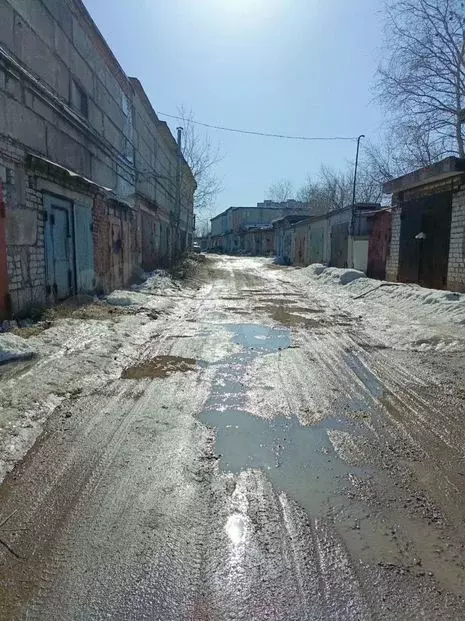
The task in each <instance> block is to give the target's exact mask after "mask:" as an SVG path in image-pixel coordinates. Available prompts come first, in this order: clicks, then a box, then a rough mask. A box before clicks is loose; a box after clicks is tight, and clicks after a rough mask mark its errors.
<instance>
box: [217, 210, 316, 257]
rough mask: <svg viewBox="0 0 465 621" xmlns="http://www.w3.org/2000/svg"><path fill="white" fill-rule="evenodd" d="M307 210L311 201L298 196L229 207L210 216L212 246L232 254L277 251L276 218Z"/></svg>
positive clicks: (300, 213) (303, 213)
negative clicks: (274, 229) (291, 198)
mask: <svg viewBox="0 0 465 621" xmlns="http://www.w3.org/2000/svg"><path fill="white" fill-rule="evenodd" d="M308 214H309V206H308V204H307V203H302V202H299V201H295V200H288V201H284V202H281V203H275V202H273V201H264V202H263V203H257V205H256V207H229V209H227V210H226V211H223V212H222V213H220V214H218V215H217V216H215V217H214V218H212V219H211V235H210V249H211V250H221V251H222V252H228V253H231V254H235V253H244V252H245V253H249V254H257V255H259V254H274V253H275V252H276V248H275V239H274V233H273V226H272V224H273V222H274V220H277V219H279V218H281V217H284V216H288V215H303V216H306V215H308ZM262 238H263V239H262ZM250 240H253V243H251V241H250Z"/></svg>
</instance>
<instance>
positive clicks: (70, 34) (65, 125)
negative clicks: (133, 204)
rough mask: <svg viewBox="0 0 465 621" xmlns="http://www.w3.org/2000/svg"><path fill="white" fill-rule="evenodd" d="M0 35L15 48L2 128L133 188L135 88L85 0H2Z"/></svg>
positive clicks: (3, 76)
mask: <svg viewBox="0 0 465 621" xmlns="http://www.w3.org/2000/svg"><path fill="white" fill-rule="evenodd" d="M0 40H1V41H2V43H3V45H5V47H6V48H7V54H9V56H10V57H9V58H6V57H5V56H4V55H1V54H0V57H1V61H2V62H1V64H2V65H3V66H2V67H1V69H2V71H1V73H0V109H1V110H2V113H1V114H0V133H1V134H3V135H7V136H11V137H12V138H14V139H15V140H17V141H18V142H19V143H21V144H22V145H23V146H25V147H26V148H28V149H31V150H33V151H35V152H38V153H40V154H42V155H44V156H45V157H47V158H49V159H51V160H52V161H55V162H59V163H60V164H61V165H63V166H65V167H67V168H70V169H72V170H73V171H75V172H77V173H79V174H81V175H83V176H85V177H88V178H91V179H93V180H94V181H95V182H96V183H98V184H101V185H102V186H104V187H109V188H112V189H115V190H116V191H117V192H118V193H119V194H121V195H126V196H129V195H130V194H131V192H133V189H134V170H133V159H134V152H133V146H132V119H131V114H132V106H131V104H130V96H131V88H130V84H129V82H128V80H127V78H126V76H125V75H124V73H123V72H122V70H121V68H120V67H119V65H118V64H117V62H116V61H115V60H114V58H113V57H112V55H111V52H109V50H108V49H107V48H106V47H105V45H104V44H103V43H102V40H101V38H100V37H99V36H98V34H97V33H96V30H95V28H94V27H93V25H92V23H91V21H90V20H89V18H88V14H87V12H86V11H85V9H84V8H83V5H82V3H81V2H78V1H76V0H71V1H70V2H68V3H63V2H62V3H57V2H56V0H34V2H32V1H24V0H3V1H2V19H0ZM36 76H37V78H39V79H36ZM73 84H77V85H78V87H79V89H81V92H82V93H83V96H84V98H85V101H86V108H87V110H86V111H85V112H82V110H78V109H77V107H76V101H75V99H74V98H73V93H72V90H73Z"/></svg>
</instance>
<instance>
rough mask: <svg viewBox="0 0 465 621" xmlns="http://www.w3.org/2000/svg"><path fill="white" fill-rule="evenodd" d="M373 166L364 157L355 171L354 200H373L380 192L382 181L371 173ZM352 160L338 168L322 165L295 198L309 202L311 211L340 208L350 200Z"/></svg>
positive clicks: (374, 200) (315, 212)
mask: <svg viewBox="0 0 465 621" xmlns="http://www.w3.org/2000/svg"><path fill="white" fill-rule="evenodd" d="M375 170H376V169H375V168H374V166H373V164H372V163H371V162H369V161H368V160H362V161H361V162H360V165H359V169H358V175H357V188H356V190H357V193H356V201H357V202H361V203H377V202H379V201H380V200H381V196H382V181H381V180H380V179H379V177H378V176H377V174H375ZM353 174H354V168H353V164H351V163H348V164H347V166H346V167H345V168H344V169H342V170H334V169H332V168H329V167H328V166H322V167H321V171H320V175H319V177H318V179H317V180H316V181H314V180H312V179H311V178H308V179H307V182H306V183H305V185H304V186H302V188H301V189H300V190H299V192H298V193H297V197H298V199H299V200H302V201H304V202H307V203H309V205H310V211H311V212H312V213H314V214H321V213H327V212H328V211H333V210H335V209H342V208H343V207H347V206H348V205H350V204H351V203H352V188H353Z"/></svg>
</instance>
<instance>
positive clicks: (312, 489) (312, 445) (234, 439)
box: [201, 410, 359, 515]
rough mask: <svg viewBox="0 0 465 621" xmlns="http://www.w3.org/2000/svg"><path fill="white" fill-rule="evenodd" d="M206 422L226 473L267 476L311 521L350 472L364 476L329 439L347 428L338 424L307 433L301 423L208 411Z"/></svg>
mask: <svg viewBox="0 0 465 621" xmlns="http://www.w3.org/2000/svg"><path fill="white" fill-rule="evenodd" d="M201 420H202V422H203V423H204V424H206V425H207V426H209V427H214V428H215V430H216V443H215V450H216V452H217V453H218V454H219V455H220V456H221V460H220V469H221V470H223V471H226V472H233V473H236V474H237V473H239V472H242V471H243V470H247V469H248V468H252V469H260V470H263V471H264V472H266V474H267V475H268V477H269V478H270V480H271V481H272V483H273V485H274V487H275V489H277V490H279V491H285V492H286V493H288V494H289V495H290V496H291V497H292V498H294V500H296V501H297V502H298V503H299V504H300V505H301V506H302V507H303V508H304V509H306V510H307V511H308V512H309V514H310V515H315V514H321V513H324V511H325V510H326V509H328V508H329V506H330V503H329V498H331V503H334V497H335V496H336V495H337V494H338V492H339V491H340V488H341V487H342V486H343V485H344V484H345V483H346V481H347V475H348V474H349V472H350V473H357V472H358V471H359V469H357V468H350V467H349V466H348V464H346V463H345V462H344V461H342V460H341V459H340V458H339V457H338V456H337V454H336V453H335V451H334V449H333V446H332V444H331V442H330V440H329V438H328V434H327V431H326V427H327V425H328V424H329V425H330V426H331V428H332V429H335V428H337V427H339V426H341V425H340V423H338V421H328V420H326V421H325V425H316V426H312V427H304V426H302V425H301V424H300V423H299V421H298V420H297V419H296V418H289V419H286V418H274V419H266V418H259V417H258V416H254V415H252V414H250V413H248V412H245V411H240V410H228V411H222V412H221V411H220V412H218V411H206V412H203V414H202V415H201ZM344 428H345V426H344Z"/></svg>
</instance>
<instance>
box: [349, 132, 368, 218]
mask: <svg viewBox="0 0 465 621" xmlns="http://www.w3.org/2000/svg"><path fill="white" fill-rule="evenodd" d="M362 138H365V134H360V136H359V137H358V138H357V154H356V156H355V170H354V186H353V188H352V206H353V205H355V191H356V188H357V168H358V153H359V150H360V140H361V139H362Z"/></svg>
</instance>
